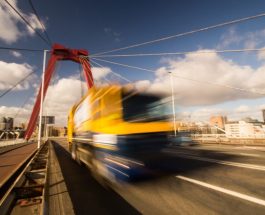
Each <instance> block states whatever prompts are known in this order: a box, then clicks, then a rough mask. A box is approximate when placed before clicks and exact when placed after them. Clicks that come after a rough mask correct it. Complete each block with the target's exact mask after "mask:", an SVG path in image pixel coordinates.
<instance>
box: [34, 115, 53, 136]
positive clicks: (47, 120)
mask: <svg viewBox="0 0 265 215" xmlns="http://www.w3.org/2000/svg"><path fill="white" fill-rule="evenodd" d="M54 123H55V116H42V121H41V136H42V137H43V136H44V135H47V133H49V132H47V128H48V127H49V126H50V125H53V124H54ZM37 125H39V119H38V122H37Z"/></svg>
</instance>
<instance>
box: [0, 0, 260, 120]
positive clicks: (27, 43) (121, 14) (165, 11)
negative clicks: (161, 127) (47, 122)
mask: <svg viewBox="0 0 265 215" xmlns="http://www.w3.org/2000/svg"><path fill="white" fill-rule="evenodd" d="M9 2H10V3H11V4H12V5H13V6H14V7H15V8H17V10H18V11H19V12H20V13H21V14H22V15H23V16H24V17H25V18H26V19H27V20H28V21H29V23H30V24H31V25H32V26H33V27H34V28H35V29H36V30H38V31H39V32H41V33H42V34H43V32H42V29H41V25H40V24H39V22H38V20H37V18H36V16H35V15H34V13H33V11H32V9H31V7H30V4H29V1H28V0H23V1H16V0H9ZM32 2H33V4H34V6H35V8H36V10H37V12H38V14H39V16H40V18H41V21H42V23H43V24H44V26H45V29H46V31H47V32H48V35H49V37H50V38H51V40H52V42H53V43H59V44H62V45H64V46H66V47H70V48H80V49H87V50H88V51H89V53H90V54H91V55H93V54H97V53H101V52H104V51H109V50H113V49H116V48H120V47H125V46H129V45H132V44H137V43H142V42H146V41H150V40H155V39H158V38H162V37H166V36H171V35H175V34H179V33H184V32H188V31H191V30H194V29H198V28H203V27H207V26H211V25H215V24H218V23H223V22H227V21H230V20H235V19H239V18H243V17H249V16H254V15H257V14H261V13H264V12H265V9H264V8H265V2H264V1H260V0H246V1H240V0H229V1H228V0H223V1H212V0H202V1H196V0H182V1H179V0H174V1H173V0H167V1H162V0H152V1H151V0H135V1H124V0H113V1H108V0H90V1H85V0H76V1H65V0H64V1H63V0H57V1H52V0H46V1H36V0H32ZM264 23H265V16H264V17H260V18H257V19H253V20H249V21H245V22H241V23H238V24H233V25H229V26H225V27H220V28H216V29H212V30H208V31H204V32H199V33H194V34H191V35H187V36H183V37H178V38H172V39H169V40H165V41H161V42H158V43H153V44H148V45H144V46H140V47H135V48H130V49H126V50H122V51H118V52H113V53H109V54H136V53H161V52H192V53H187V54H182V55H175V56H173V55H172V56H141V57H101V59H104V60H108V61H112V62H113V61H114V62H118V63H122V64H127V65H131V66H136V67H141V68H146V69H148V70H151V71H143V70H138V69H132V68H127V67H122V66H118V65H114V64H111V63H107V62H104V61H100V60H98V59H92V60H94V61H96V62H97V63H98V64H95V63H93V62H92V66H93V67H92V72H93V76H94V78H95V80H96V83H97V84H102V83H104V81H106V79H107V80H109V81H114V82H120V83H122V84H125V83H126V82H127V81H126V80H129V81H130V82H132V83H133V84H134V85H135V86H136V87H137V88H140V89H142V90H145V91H152V92H158V93H163V94H165V95H170V93H171V88H170V86H171V85H170V76H169V72H171V74H173V83H174V93H175V101H176V110H177V116H178V119H180V120H187V121H209V118H210V116H212V115H220V114H221V115H227V116H228V119H231V120H239V119H240V118H242V117H246V116H252V117H254V118H258V119H260V120H261V116H262V115H261V109H263V108H265V99H264V95H265V87H264V83H263V82H264V80H265V64H264V63H265V52H264V51H259V52H244V53H223V54H220V53H214V52H212V51H215V50H226V49H253V48H263V47H265V27H264V26H265V25H264ZM0 29H1V31H0V46H1V47H17V48H28V49H40V50H44V49H46V50H49V49H50V48H51V47H50V46H48V45H47V44H46V43H45V42H43V41H42V40H41V39H40V38H39V37H38V35H37V34H36V33H34V32H33V31H32V30H31V29H29V28H28V27H27V26H26V25H25V23H24V22H23V21H22V20H21V19H20V18H19V17H18V16H17V15H16V14H15V13H14V11H12V9H11V8H10V7H9V6H8V5H7V4H6V3H5V2H4V1H1V2H0ZM202 51H204V52H207V53H203V54H202V53H201V52H202ZM48 57H49V56H48ZM42 62H43V52H41V51H40V52H26V51H9V50H0V93H3V92H4V91H5V90H7V89H8V88H10V87H11V86H12V85H14V84H15V83H16V82H18V81H19V80H21V79H22V78H23V77H25V76H26V75H28V74H29V73H31V72H34V74H33V75H31V76H30V78H28V79H27V80H26V81H24V82H23V83H22V84H20V85H18V86H17V87H16V88H15V89H14V90H12V91H11V92H10V93H8V94H6V95H5V96H3V97H1V98H0V116H11V117H16V119H15V121H16V123H19V122H26V121H27V120H28V118H29V115H30V113H31V109H32V106H33V104H34V101H35V96H36V92H37V90H38V88H39V83H40V80H41V73H42ZM99 65H102V66H103V67H100V66H99ZM113 72H114V73H117V74H119V75H121V76H122V77H124V78H120V77H118V76H117V75H115V74H114V73H113ZM191 79H192V80H191ZM225 86H232V87H233V88H240V89H246V90H247V91H252V92H246V91H242V90H236V89H231V88H228V87H225ZM86 90H87V89H86V85H85V84H84V82H82V83H81V82H80V68H79V65H78V64H75V63H73V62H66V61H65V62H59V63H58V65H57V68H56V74H55V75H54V78H53V80H52V83H51V85H50V88H49V91H48V94H47V97H46V99H45V107H44V114H47V115H55V117H56V123H57V124H58V125H65V123H66V118H67V112H68V110H69V109H70V107H71V106H72V105H73V104H74V103H75V102H76V101H77V100H78V99H80V97H81V95H82V93H84V92H85V91H86Z"/></svg>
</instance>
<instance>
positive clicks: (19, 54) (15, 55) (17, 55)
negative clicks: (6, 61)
mask: <svg viewBox="0 0 265 215" xmlns="http://www.w3.org/2000/svg"><path fill="white" fill-rule="evenodd" d="M11 54H12V55H13V56H14V57H17V58H20V57H21V56H22V55H21V53H20V52H17V51H11Z"/></svg>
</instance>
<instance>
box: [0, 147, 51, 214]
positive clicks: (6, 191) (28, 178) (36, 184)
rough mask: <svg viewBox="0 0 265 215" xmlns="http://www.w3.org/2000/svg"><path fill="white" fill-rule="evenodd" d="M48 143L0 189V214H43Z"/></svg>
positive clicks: (31, 156)
mask: <svg viewBox="0 0 265 215" xmlns="http://www.w3.org/2000/svg"><path fill="white" fill-rule="evenodd" d="M48 153H49V150H48V143H47V142H46V143H45V144H43V145H42V146H41V148H40V150H37V149H36V150H35V151H34V152H33V153H32V154H30V155H29V156H28V158H27V159H26V160H25V161H24V162H23V163H21V165H20V166H19V167H18V168H17V169H16V170H15V171H14V172H13V174H12V175H11V176H10V177H9V178H8V179H7V180H6V181H5V182H4V183H3V184H1V187H0V214H11V213H12V212H15V213H16V214H33V213H34V214H44V212H45V208H46V207H45V202H46V201H45V192H46V189H47V188H46V181H47V172H48Z"/></svg>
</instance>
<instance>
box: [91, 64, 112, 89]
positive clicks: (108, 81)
mask: <svg viewBox="0 0 265 215" xmlns="http://www.w3.org/2000/svg"><path fill="white" fill-rule="evenodd" d="M90 65H91V66H92V67H93V68H96V66H95V65H94V63H92V61H90ZM93 68H92V70H93ZM103 78H104V80H105V81H106V82H107V83H108V84H109V85H110V84H111V82H110V80H108V79H107V78H106V77H105V76H103Z"/></svg>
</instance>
